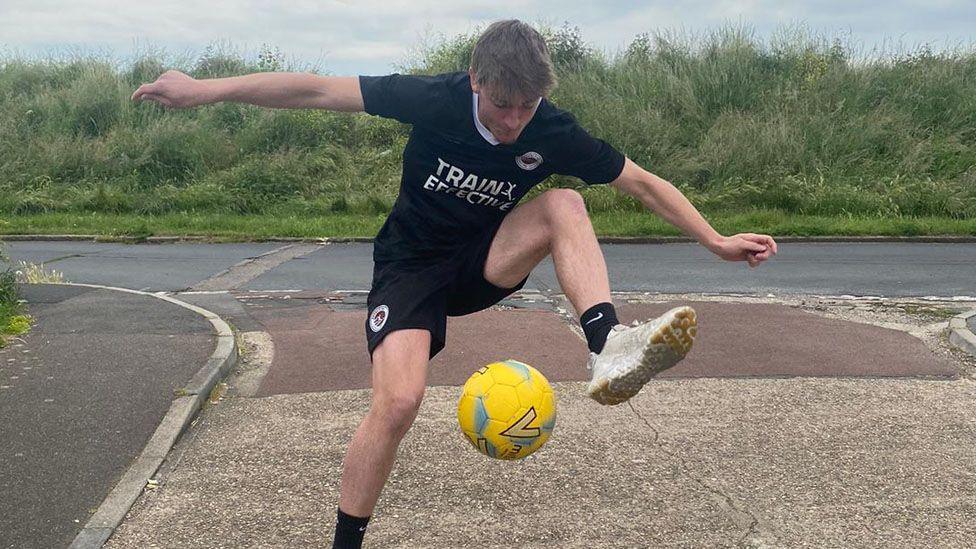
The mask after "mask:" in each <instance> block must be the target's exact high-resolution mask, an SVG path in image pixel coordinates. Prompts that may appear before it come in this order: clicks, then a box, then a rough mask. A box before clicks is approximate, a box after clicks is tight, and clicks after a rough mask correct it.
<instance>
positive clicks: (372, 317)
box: [369, 305, 390, 332]
mask: <svg viewBox="0 0 976 549" xmlns="http://www.w3.org/2000/svg"><path fill="white" fill-rule="evenodd" d="M389 317H390V308H389V307H387V306H386V305H380V306H379V307H377V308H375V309H373V312H372V313H370V314H369V329H370V330H373V331H374V332H378V331H380V330H382V329H383V326H384V325H385V324H386V319H387V318H389Z"/></svg>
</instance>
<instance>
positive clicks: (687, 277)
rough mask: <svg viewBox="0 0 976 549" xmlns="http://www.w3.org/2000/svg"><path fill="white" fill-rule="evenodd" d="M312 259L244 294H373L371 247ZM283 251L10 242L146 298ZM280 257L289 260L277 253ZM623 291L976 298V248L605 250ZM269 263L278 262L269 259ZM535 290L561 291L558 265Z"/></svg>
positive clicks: (13, 252) (15, 249) (19, 256)
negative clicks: (766, 256)
mask: <svg viewBox="0 0 976 549" xmlns="http://www.w3.org/2000/svg"><path fill="white" fill-rule="evenodd" d="M305 246H307V247H308V248H309V250H310V251H309V253H307V255H303V256H300V257H296V258H294V259H290V260H287V261H283V262H280V263H277V264H276V263H275V262H274V261H268V268H267V269H261V268H258V269H254V268H251V269H250V271H249V274H248V275H247V276H245V277H243V278H241V277H237V278H236V279H235V283H234V285H232V286H230V287H228V288H227V289H236V290H260V291H267V290H309V289H314V290H367V289H369V283H370V277H371V274H372V259H371V254H372V245H371V244H329V245H324V246H310V245H305ZM288 247H290V246H289V245H288V244H282V243H271V242H266V243H250V244H198V243H192V244H143V245H130V244H102V243H90V242H9V243H7V244H6V248H7V251H8V254H9V255H10V256H11V258H12V259H13V260H14V261H15V262H16V261H19V260H26V261H30V262H34V263H44V264H45V265H46V267H48V268H49V269H54V270H57V271H60V272H63V273H64V274H65V277H66V279H67V280H68V281H70V282H77V283H91V284H106V285H113V286H122V287H126V288H132V289H140V290H145V291H184V290H189V289H194V287H195V286H198V285H200V284H201V283H202V282H203V281H206V280H207V279H209V278H211V277H213V276H214V275H217V274H219V273H221V272H222V271H225V270H227V269H230V268H232V267H234V266H235V265H238V266H239V267H238V268H243V267H242V266H241V264H242V263H245V262H248V261H249V260H253V259H254V258H258V257H259V256H262V255H264V259H265V260H268V259H269V258H272V259H273V258H274V256H275V255H280V254H284V253H288V252H287V251H285V250H284V249H287V248H288ZM275 250H282V251H280V252H278V253H277V254H276V253H275ZM603 250H604V254H605V256H606V259H607V265H608V269H609V271H610V280H611V287H612V289H613V290H615V291H642V292H659V293H695V292H703V293H723V294H725V293H742V294H750V295H752V294H768V293H773V294H777V295H783V294H789V295H800V294H812V295H858V296H884V297H922V296H938V297H953V296H976V244H971V243H970V244H962V243H960V244H933V243H853V244H851V243H809V244H804V243H793V244H781V245H780V247H779V254H778V255H777V256H776V257H775V258H773V260H771V261H769V262H767V263H765V264H763V265H762V266H760V267H759V268H757V269H749V268H748V267H747V266H746V265H745V264H744V263H730V262H725V261H722V260H720V259H718V258H716V257H715V256H713V255H712V254H710V253H709V252H708V251H707V250H705V249H704V248H702V247H701V246H698V245H696V244H658V245H654V244H647V245H644V244H605V245H603ZM265 254H271V255H265ZM526 288H527V289H538V290H552V291H558V289H559V287H558V283H557V282H556V276H555V272H554V270H553V265H552V262H551V261H550V260H548V259H547V260H546V261H544V262H543V263H542V264H540V265H539V266H538V267H537V268H536V270H535V271H534V272H533V274H532V276H531V277H530V279H529V283H528V284H526Z"/></svg>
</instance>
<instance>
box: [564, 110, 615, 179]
mask: <svg viewBox="0 0 976 549" xmlns="http://www.w3.org/2000/svg"><path fill="white" fill-rule="evenodd" d="M560 149H561V154H560V155H559V159H558V163H557V165H556V166H555V171H556V173H559V174H563V175H571V176H573V177H578V178H580V179H582V180H583V181H584V182H585V183H586V184H587V185H598V184H601V183H610V182H611V181H613V180H615V179H617V178H618V177H619V176H620V173H621V172H623V171H624V162H625V160H626V159H625V158H624V155H623V154H621V153H620V151H618V150H617V149H615V148H613V146H612V145H610V144H609V143H607V142H606V141H604V140H602V139H597V138H595V137H593V136H591V135H590V134H589V133H588V132H587V131H586V130H585V129H583V128H582V127H581V126H580V125H579V124H577V123H576V122H575V120H574V121H572V122H571V123H570V124H569V126H568V129H567V133H566V137H565V139H564V142H563V146H562V147H560Z"/></svg>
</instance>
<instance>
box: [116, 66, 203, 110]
mask: <svg viewBox="0 0 976 549" xmlns="http://www.w3.org/2000/svg"><path fill="white" fill-rule="evenodd" d="M203 91H204V90H203V84H202V83H201V82H200V81H199V80H196V79H194V78H192V77H190V76H188V75H186V74H183V73H182V72H180V71H176V70H169V71H166V72H164V73H163V74H162V75H160V77H159V78H157V79H156V81H155V82H153V83H151V84H143V85H141V86H139V88H138V89H136V91H135V93H133V94H132V100H133V101H154V102H156V103H159V104H161V105H163V106H164V107H171V108H175V109H185V108H189V107H196V106H197V105H202V104H204V103H206V102H207V101H206V98H205V97H204V94H203Z"/></svg>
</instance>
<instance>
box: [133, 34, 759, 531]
mask: <svg viewBox="0 0 976 549" xmlns="http://www.w3.org/2000/svg"><path fill="white" fill-rule="evenodd" d="M555 82H556V79H555V75H554V72H553V68H552V62H551V60H550V57H549V53H548V50H547V48H546V45H545V43H544V41H543V39H542V37H541V36H540V35H539V33H537V32H536V31H535V30H534V29H532V27H530V26H528V25H526V24H524V23H522V22H520V21H516V20H509V21H499V22H496V23H494V24H492V25H491V26H489V27H488V29H487V30H486V31H485V32H484V33H483V34H482V36H481V37H480V38H479V40H478V42H477V44H476V46H475V48H474V51H473V53H472V58H471V68H470V69H469V70H468V72H467V73H464V72H460V73H454V74H444V75H438V76H405V75H399V74H393V75H389V76H380V77H373V76H361V77H358V78H356V77H321V76H316V75H311V74H287V73H285V74H282V73H260V74H251V75H246V76H239V77H233V78H221V79H214V80H201V81H198V80H194V79H191V78H189V77H188V76H186V75H184V74H182V73H179V72H176V71H170V72H167V73H166V74H164V75H162V76H161V77H160V78H159V79H158V80H157V81H156V82H154V83H152V84H146V85H143V86H141V87H139V89H138V90H136V92H135V93H134V94H133V99H134V100H152V101H157V102H159V103H161V104H163V105H165V106H169V107H176V108H185V107H191V106H195V105H200V104H205V103H213V102H218V101H240V102H246V103H251V104H255V105H263V106H268V107H278V108H321V109H330V110H337V111H366V112H367V113H370V114H375V115H379V116H384V117H389V118H394V119H397V120H399V121H401V122H404V123H407V124H411V125H412V126H413V129H412V131H411V134H410V139H409V141H408V142H407V145H406V148H405V149H404V153H403V177H402V181H401V185H400V194H399V196H398V198H397V200H396V203H395V204H394V206H393V211H392V212H391V213H390V216H389V217H388V218H387V220H386V223H385V224H384V225H383V228H382V229H381V230H380V232H379V234H378V235H377V237H376V240H375V244H374V251H373V259H374V271H373V285H372V289H371V291H370V293H369V297H368V300H367V302H368V313H369V314H368V317H367V319H366V326H365V331H366V339H367V342H368V349H369V352H370V356H371V359H372V363H373V370H372V386H373V400H372V405H371V407H370V410H369V413H368V414H367V415H366V417H365V419H364V420H363V422H362V424H361V425H360V426H359V429H358V430H357V431H356V433H355V435H354V436H353V439H352V441H351V443H350V445H349V449H348V453H347V455H346V459H345V463H344V472H343V475H342V481H341V490H340V498H339V509H338V522H337V526H336V537H335V545H334V547H360V545H361V543H362V538H363V532H364V531H365V529H366V524H367V522H368V520H369V517H370V515H371V514H372V512H373V508H374V505H375V504H376V501H377V499H378V498H379V495H380V491H381V490H382V488H383V485H384V484H385V483H386V480H387V477H388V476H389V473H390V470H391V468H392V466H393V462H394V457H395V453H396V449H397V446H398V445H399V443H400V440H401V439H402V437H403V436H404V434H406V432H407V430H408V429H409V428H410V426H411V425H412V423H413V421H414V418H415V417H416V414H417V410H418V407H419V406H420V403H421V400H422V399H423V396H424V389H425V386H426V380H427V362H428V360H429V359H430V358H432V357H433V356H434V355H435V354H437V353H438V352H439V351H440V350H441V349H442V348H443V347H444V343H445V333H446V325H447V317H448V316H460V315H466V314H469V313H473V312H475V311H479V310H482V309H485V308H488V307H490V306H491V305H493V304H495V303H497V302H498V301H500V300H501V299H503V298H504V297H506V296H507V295H509V294H511V293H512V292H515V291H516V290H518V289H520V288H521V287H522V286H523V285H524V284H525V282H526V279H527V278H528V275H529V273H530V272H531V271H532V269H533V268H534V267H535V266H536V265H537V264H538V263H539V262H540V261H542V259H543V258H545V257H546V256H547V255H551V256H552V258H553V262H554V263H555V267H556V275H557V278H558V279H559V284H560V287H561V288H562V291H563V292H564V293H565V294H566V296H567V297H568V298H569V300H570V301H571V302H572V304H573V307H574V308H575V309H576V311H577V313H578V314H580V324H581V326H582V328H583V331H584V333H585V334H586V339H587V345H588V347H589V349H590V351H591V354H590V360H589V364H588V368H590V369H591V370H592V380H591V381H590V383H589V386H588V388H587V392H588V394H589V396H590V397H592V398H593V399H595V400H596V401H597V402H600V403H601V404H618V403H621V402H624V401H626V400H627V399H629V398H630V397H632V396H633V395H635V394H636V393H637V392H638V391H639V390H640V389H641V387H642V386H643V385H644V383H646V382H647V381H648V380H649V379H650V378H651V377H652V376H653V375H655V374H657V373H659V372H661V371H663V370H665V369H667V368H670V367H672V366H674V364H676V363H677V362H678V361H679V360H681V358H683V357H684V356H685V354H686V353H687V352H688V350H689V349H690V348H691V345H692V342H693V340H694V337H695V330H696V323H695V313H694V311H693V310H692V309H691V308H689V307H678V308H676V309H672V310H671V311H669V312H668V313H666V314H665V315H663V316H662V317H660V318H658V319H655V320H652V321H649V322H646V323H644V324H638V325H635V326H630V327H627V326H623V325H620V324H618V322H617V317H616V314H615V312H614V308H613V305H612V304H611V301H610V285H609V280H608V276H607V267H606V263H605V262H604V259H603V254H602V252H601V250H600V247H599V245H598V244H597V239H596V236H595V235H594V232H593V227H592V226H591V224H590V220H589V218H588V216H587V213H586V207H585V205H584V204H583V200H582V197H581V196H580V195H579V194H578V193H577V192H575V191H572V190H568V189H553V190H549V191H547V192H545V193H543V194H541V195H540V196H538V197H536V198H534V199H532V200H529V201H527V202H526V203H524V204H521V205H519V206H517V207H516V204H518V202H519V201H520V199H521V198H522V197H523V196H524V195H525V194H526V192H528V191H529V189H530V188H532V187H533V186H534V185H536V184H538V183H540V182H541V181H543V180H545V179H546V178H547V177H548V176H549V175H551V174H554V173H559V174H567V175H572V176H576V177H578V178H580V179H582V180H583V181H585V182H586V183H588V184H600V183H609V184H610V185H611V186H612V187H614V188H616V189H617V190H619V191H621V192H624V193H626V194H629V195H631V196H633V197H636V198H637V199H638V200H640V201H641V202H642V203H643V204H644V205H646V206H647V207H648V208H649V209H651V210H652V211H654V212H656V213H657V214H658V215H660V216H661V217H663V218H664V219H666V220H667V221H668V222H670V223H672V224H674V225H675V226H677V227H679V228H680V229H682V230H683V231H684V232H686V233H688V234H690V235H692V236H694V237H695V238H697V239H698V241H699V242H701V243H702V244H703V245H704V246H705V247H707V248H708V249H709V250H711V251H712V252H714V253H715V254H716V255H718V256H719V257H721V258H723V259H726V260H730V261H748V263H749V265H750V266H753V267H754V266H756V265H758V264H759V263H761V262H763V261H765V260H766V259H768V258H770V257H771V256H772V255H773V254H775V253H776V243H775V242H774V241H773V239H772V238H770V237H769V236H766V235H756V234H751V233H750V234H738V235H735V236H731V237H724V236H722V235H720V234H718V233H717V232H716V231H715V230H714V229H712V227H711V226H710V225H709V224H708V223H707V222H706V221H705V220H704V219H703V218H702V216H701V215H700V214H699V213H698V211H697V210H696V209H695V208H694V207H693V206H692V205H691V203H689V202H688V200H687V199H686V198H685V197H684V196H683V195H682V194H681V193H680V192H679V191H678V190H677V189H675V187H674V186H672V185H671V184H670V183H668V182H667V181H664V180H663V179H661V178H659V177H657V176H655V175H653V174H651V173H648V172H647V171H645V170H643V169H641V168H640V167H639V166H637V165H636V164H634V163H633V162H631V161H630V160H629V159H627V158H625V157H624V156H623V155H622V154H620V153H619V152H618V151H616V150H615V149H614V148H613V147H611V146H610V145H608V144H607V143H606V142H604V141H602V140H599V139H595V138H593V137H591V136H590V135H589V134H587V132H586V131H585V130H584V129H583V128H581V127H580V126H579V125H578V124H577V123H576V121H575V119H574V118H573V117H572V116H571V115H570V114H569V113H567V112H565V111H562V110H560V109H558V108H556V107H555V106H553V105H552V104H551V103H549V102H548V101H547V100H546V96H547V95H548V94H549V92H550V91H551V90H552V89H553V87H554V86H555Z"/></svg>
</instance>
